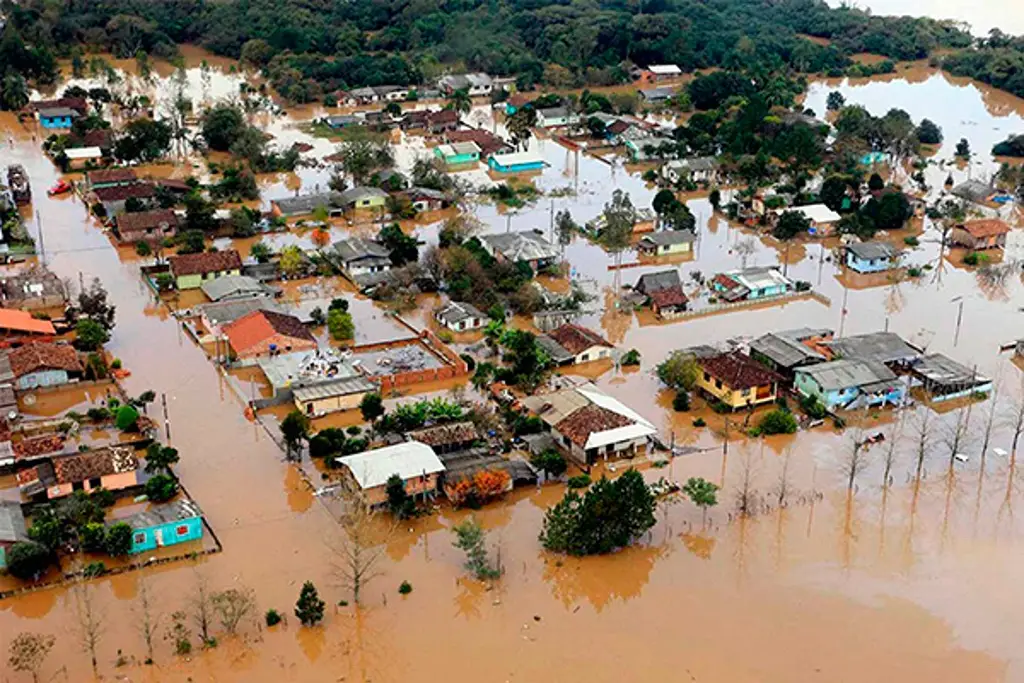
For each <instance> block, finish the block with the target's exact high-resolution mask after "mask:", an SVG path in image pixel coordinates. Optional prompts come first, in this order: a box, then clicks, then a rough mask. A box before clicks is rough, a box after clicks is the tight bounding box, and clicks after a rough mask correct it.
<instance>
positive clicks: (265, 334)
mask: <svg viewBox="0 0 1024 683" xmlns="http://www.w3.org/2000/svg"><path fill="white" fill-rule="evenodd" d="M278 334H280V335H283V336H286V337H291V338H292V339H299V340H302V341H306V342H312V343H314V344H315V343H316V338H315V337H313V333H312V332H310V331H309V330H308V329H306V326H305V325H303V324H302V321H300V320H299V319H298V318H296V317H295V316H293V315H288V314H286V313H277V312H276V311H264V310H259V311H253V312H251V313H248V314H246V315H244V316H242V317H241V318H239V319H238V320H236V321H234V322H233V323H229V324H228V325H225V326H224V335H225V336H226V337H227V338H228V343H230V344H231V348H232V349H234V351H235V353H241V352H243V351H245V350H246V349H249V348H252V347H253V346H255V345H256V344H259V343H260V342H263V341H265V340H267V339H269V338H270V337H273V336H274V335H278Z"/></svg>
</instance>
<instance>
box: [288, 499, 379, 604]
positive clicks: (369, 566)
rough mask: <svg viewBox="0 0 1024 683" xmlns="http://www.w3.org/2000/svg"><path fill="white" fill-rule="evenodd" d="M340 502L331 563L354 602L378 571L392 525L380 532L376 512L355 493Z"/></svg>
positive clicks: (356, 601) (357, 601)
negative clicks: (336, 533) (333, 557)
mask: <svg viewBox="0 0 1024 683" xmlns="http://www.w3.org/2000/svg"><path fill="white" fill-rule="evenodd" d="M343 502H344V513H343V514H342V515H341V516H340V517H339V518H338V526H339V527H340V530H341V535H340V539H339V541H338V543H337V544H336V545H335V548H334V553H335V559H334V561H333V563H332V564H333V569H334V572H335V574H336V575H337V576H338V580H339V583H340V584H341V585H342V587H344V588H347V589H349V590H350V591H352V602H354V603H355V604H357V605H358V604H359V599H360V596H361V595H362V591H363V589H364V588H365V587H366V585H367V584H368V583H369V582H370V581H372V580H373V579H375V578H376V577H377V576H379V574H380V570H379V568H378V565H379V563H380V559H381V557H382V556H383V555H384V553H385V552H386V550H387V541H388V539H389V538H390V537H391V534H392V533H393V531H394V528H395V527H394V521H392V522H391V524H390V526H387V527H385V528H384V530H383V533H381V532H380V531H379V529H380V525H379V524H377V514H378V513H377V512H376V511H374V510H373V509H371V508H370V506H369V505H367V503H366V500H365V499H364V498H363V497H362V495H360V494H359V493H349V494H347V495H346V496H345V498H344V501H343ZM375 527H376V528H375ZM296 616H298V615H296Z"/></svg>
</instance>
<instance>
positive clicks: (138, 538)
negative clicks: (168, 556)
mask: <svg viewBox="0 0 1024 683" xmlns="http://www.w3.org/2000/svg"><path fill="white" fill-rule="evenodd" d="M132 540H133V541H134V543H135V545H141V544H143V543H145V542H146V532H145V531H136V532H135V537H134V538H133V539H132Z"/></svg>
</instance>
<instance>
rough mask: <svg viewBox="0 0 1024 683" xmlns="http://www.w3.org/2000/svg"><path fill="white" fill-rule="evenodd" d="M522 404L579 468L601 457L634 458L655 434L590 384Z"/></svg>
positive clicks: (648, 425) (616, 401)
mask: <svg viewBox="0 0 1024 683" xmlns="http://www.w3.org/2000/svg"><path fill="white" fill-rule="evenodd" d="M522 403H523V406H524V407H525V408H526V409H527V410H529V411H530V412H531V413H533V414H534V415H536V416H538V417H539V418H540V419H541V421H542V422H543V423H544V429H545V431H547V432H548V433H550V435H551V437H552V439H553V441H554V443H555V444H556V445H557V446H558V447H559V448H561V449H563V450H565V451H566V453H568V454H569V457H571V458H572V459H573V460H574V461H576V462H577V463H579V464H581V465H592V464H594V463H595V462H596V461H597V459H598V458H600V457H602V456H603V457H604V458H605V459H607V458H608V457H609V456H612V457H616V456H622V457H633V456H635V455H638V454H640V453H641V452H642V451H643V450H645V449H646V447H647V444H648V442H649V441H650V439H651V437H653V436H654V435H655V434H656V433H657V430H655V428H654V425H653V424H651V423H650V422H648V421H647V420H646V419H644V418H643V417H641V416H640V415H639V414H638V413H636V412H634V411H633V410H631V409H630V408H628V407H626V406H625V405H623V404H622V403H621V402H619V401H618V400H617V399H614V398H612V397H611V396H609V395H608V394H605V393H604V392H603V391H601V390H600V389H598V388H597V387H596V386H594V385H593V384H590V383H587V384H583V385H580V386H577V387H571V388H568V389H563V390H561V391H556V392H553V393H550V394H540V395H534V396H527V397H526V398H524V399H523V401H522Z"/></svg>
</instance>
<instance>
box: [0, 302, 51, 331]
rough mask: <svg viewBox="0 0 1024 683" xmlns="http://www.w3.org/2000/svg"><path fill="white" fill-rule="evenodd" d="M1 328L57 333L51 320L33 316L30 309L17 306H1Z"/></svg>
mask: <svg viewBox="0 0 1024 683" xmlns="http://www.w3.org/2000/svg"><path fill="white" fill-rule="evenodd" d="M0 330H11V331H14V332H29V333H31V334H56V333H57V331H56V330H55V329H53V323H51V322H50V321H49V320H39V319H38V318H33V317H32V314H31V313H29V312H28V311H19V310H17V309H15V308H0Z"/></svg>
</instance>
